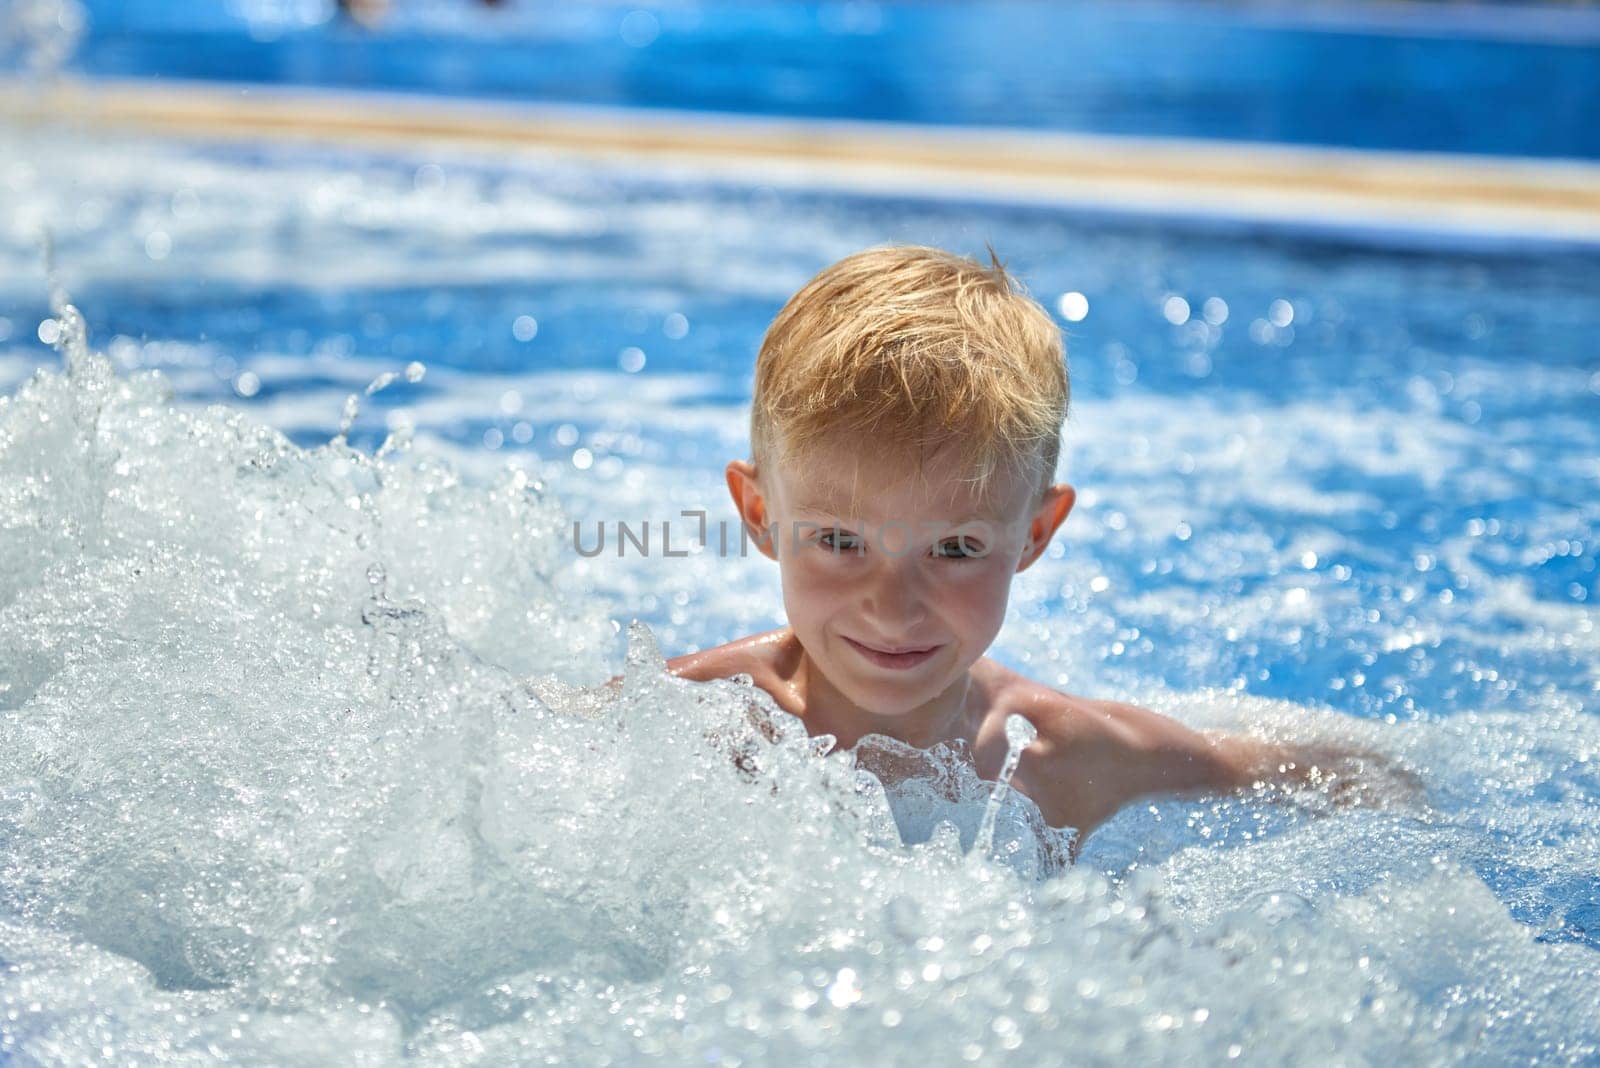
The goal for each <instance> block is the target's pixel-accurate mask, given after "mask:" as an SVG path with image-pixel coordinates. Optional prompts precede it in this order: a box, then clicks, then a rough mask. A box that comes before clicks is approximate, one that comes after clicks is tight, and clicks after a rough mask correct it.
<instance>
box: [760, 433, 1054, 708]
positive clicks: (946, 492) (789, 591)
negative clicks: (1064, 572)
mask: <svg viewBox="0 0 1600 1068" xmlns="http://www.w3.org/2000/svg"><path fill="white" fill-rule="evenodd" d="M881 455H882V449H881V448H879V449H876V450H875V449H874V448H873V447H872V446H871V445H870V444H863V445H861V446H859V447H858V448H856V449H853V450H852V449H831V450H829V451H828V452H826V453H824V454H822V455H817V456H810V457H807V458H806V459H805V460H804V461H797V462H788V461H785V462H782V463H779V464H777V465H775V466H774V467H773V468H772V469H771V470H768V471H764V472H762V473H761V477H760V480H759V482H758V481H757V479H756V472H755V469H754V468H753V467H752V466H751V465H750V464H748V463H746V462H744V461H735V462H734V463H732V464H729V465H728V485H729V489H730V490H731V491H732V492H733V495H734V501H735V503H736V504H737V505H738V506H739V510H740V513H741V515H742V517H743V518H744V521H745V523H746V524H747V525H748V526H750V527H751V528H753V530H756V531H763V530H770V531H771V532H772V542H771V545H770V547H768V546H762V551H763V552H765V553H766V554H767V555H768V556H773V557H775V558H776V559H777V561H778V564H779V568H780V570H781V573H782V581H783V600H784V608H785V611H786V612H787V614H788V619H789V625H790V627H791V628H792V629H793V630H794V632H795V635H796V636H797V637H798V638H799V640H800V644H801V645H802V646H803V647H804V648H805V651H806V654H807V655H808V656H809V657H810V658H811V660H812V661H813V663H814V664H815V666H816V667H817V668H818V669H820V670H821V672H822V674H823V675H824V676H825V678H826V679H827V681H828V682H829V683H831V684H832V686H833V687H834V688H836V689H837V690H838V691H840V693H841V694H842V695H843V696H844V697H846V698H848V699H849V700H850V701H851V702H852V703H853V704H854V705H856V706H857V707H858V708H861V709H863V710H866V711H868V712H871V713H873V714H875V715H878V716H904V715H906V714H909V713H914V712H916V711H917V710H918V709H920V708H923V707H925V706H928V705H929V704H930V702H934V701H936V700H938V699H939V698H940V697H941V696H942V695H946V694H948V693H949V692H950V691H951V690H952V688H953V687H957V686H964V685H965V681H966V672H967V670H968V669H969V668H970V667H971V666H972V665H973V664H974V663H976V662H977V661H978V660H979V659H980V658H981V657H982V656H983V654H984V652H985V651H986V650H987V649H988V648H989V645H990V644H991V643H992V642H993V641H994V637H995V635H996V634H997V633H999V630H1000V626H1001V624H1002V623H1003V622H1004V620H1005V612H1006V602H1007V598H1008V597H1009V595H1010V591H1011V580H1012V578H1013V577H1014V576H1015V575H1016V574H1017V573H1018V572H1019V571H1021V570H1023V569H1024V568H1026V567H1028V566H1029V565H1030V564H1032V563H1033V561H1034V560H1035V559H1037V558H1038V556H1039V554H1040V553H1041V552H1042V551H1043V549H1044V547H1045V545H1047V544H1048V543H1049V540H1050V537H1051V536H1052V535H1053V534H1054V533H1055V530H1056V528H1057V527H1059V526H1060V524H1061V521H1062V520H1063V519H1065V518H1066V515H1067V513H1068V512H1069V511H1070V510H1071V508H1072V504H1073V500H1074V493H1073V490H1072V487H1070V486H1066V485H1056V486H1052V487H1050V489H1049V490H1048V491H1046V492H1045V494H1044V496H1043V499H1042V500H1041V499H1040V497H1039V494H1038V489H1037V482H1036V481H1035V480H1033V479H1032V478H1025V477H1019V476H1016V475H1009V474H1000V475H996V476H995V478H994V479H992V480H991V481H990V484H989V486H988V488H987V490H986V492H985V493H984V495H982V496H980V495H978V494H977V493H976V492H975V491H974V490H973V488H972V486H971V485H970V484H968V483H964V482H962V481H961V478H962V476H963V475H964V474H965V472H963V471H960V470H958V469H957V468H956V466H955V464H954V460H953V457H951V456H950V455H949V451H948V450H947V451H946V452H945V453H943V454H940V455H939V456H936V457H934V458H932V459H931V460H929V461H928V462H927V463H926V464H925V466H924V470H923V475H922V477H921V478H919V477H918V476H917V474H916V471H915V469H914V467H913V466H911V465H910V464H908V463H905V462H898V463H892V462H888V461H875V460H874V459H871V457H874V456H881ZM858 464H859V476H858V477H859V479H860V482H859V486H858V487H857V493H856V498H855V499H856V500H857V502H858V505H857V507H855V508H854V509H852V507H851V499H852V495H851V490H852V476H853V475H856V474H857V472H858V467H857V465H858Z"/></svg>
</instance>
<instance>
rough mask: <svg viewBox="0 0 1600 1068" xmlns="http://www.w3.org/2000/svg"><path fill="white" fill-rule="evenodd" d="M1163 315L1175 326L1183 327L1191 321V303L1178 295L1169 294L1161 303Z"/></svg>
mask: <svg viewBox="0 0 1600 1068" xmlns="http://www.w3.org/2000/svg"><path fill="white" fill-rule="evenodd" d="M1161 314H1162V315H1163V316H1164V317H1165V318H1166V320H1167V322H1169V323H1171V324H1172V325H1173V326H1182V325H1183V324H1184V323H1186V322H1188V321H1189V302H1188V301H1187V300H1184V299H1183V298H1182V297H1180V296H1178V295H1177V294H1176V293H1171V294H1168V295H1167V297H1166V299H1165V300H1163V301H1162V302H1161Z"/></svg>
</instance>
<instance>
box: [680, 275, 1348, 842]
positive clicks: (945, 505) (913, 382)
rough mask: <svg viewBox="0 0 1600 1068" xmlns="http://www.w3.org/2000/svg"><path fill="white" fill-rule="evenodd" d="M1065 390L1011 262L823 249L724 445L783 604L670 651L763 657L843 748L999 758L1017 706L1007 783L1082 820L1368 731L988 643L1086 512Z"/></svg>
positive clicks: (1292, 763)
mask: <svg viewBox="0 0 1600 1068" xmlns="http://www.w3.org/2000/svg"><path fill="white" fill-rule="evenodd" d="M991 260H992V261H993V253H992V252H991ZM1067 402H1068V379H1067V370H1066V364H1065V359H1064V352H1063V346H1062V341H1061V335H1060V332H1059V331H1058V330H1057V328H1056V326H1055V324H1054V322H1052V320H1051V319H1050V317H1049V315H1048V314H1047V313H1046V312H1045V311H1044V310H1043V309H1042V308H1040V307H1039V305H1038V304H1036V303H1035V302H1034V301H1033V300H1031V299H1030V298H1028V297H1027V296H1026V295H1025V294H1024V293H1023V292H1021V291H1020V290H1019V288H1017V287H1015V286H1014V285H1013V283H1012V281H1011V279H1010V278H1009V277H1008V276H1007V275H1006V273H1005V271H1004V269H1003V268H1002V267H1001V266H1000V264H999V262H998V261H993V267H992V268H986V267H984V266H982V265H980V264H979V263H977V262H975V261H973V260H970V259H966V258H962V257H957V256H954V255H951V254H949V253H946V252H942V251H939V250H937V249H932V248H922V247H885V248H875V249H869V250H867V251H865V252H861V253H857V254H856V255H853V256H850V257H847V258H846V259H844V260H841V261H840V262H838V263H836V264H834V265H833V266H831V267H828V268H827V269H825V270H823V271H822V273H820V274H818V275H817V276H816V277H815V278H814V279H812V280H811V281H810V282H809V283H808V284H807V285H806V286H805V287H804V288H802V289H801V290H800V291H799V292H798V293H796V294H795V296H794V297H793V298H791V299H790V301H789V302H788V304H787V305H785V307H784V308H783V310H782V311H780V312H779V313H778V316H777V318H776V319H775V320H774V321H773V323H772V325H771V327H770V329H769V330H768V332H767V336H766V339H765V340H764V342H763V343H762V346H761V351H760V354H759V356H758V358H757V361H756V380H755V395H754V400H753V405H752V412H751V444H752V453H753V460H752V461H744V460H735V461H733V462H732V463H730V464H728V467H727V483H728V489H729V492H730V493H731V494H732V495H733V501H734V504H735V506H736V507H737V508H738V511H739V515H740V517H741V519H742V520H743V522H744V524H745V526H746V527H747V528H748V530H749V531H750V532H751V534H752V535H753V536H754V538H755V542H754V543H755V544H756V545H757V546H758V547H759V548H760V550H761V552H762V553H763V554H764V555H766V556H768V557H769V558H771V559H774V560H776V561H777V562H778V566H779V569H780V573H781V576H782V583H783V600H784V609H785V612H786V615H787V618H788V621H789V623H788V626H786V627H783V628H781V629H778V630H774V631H770V632H768V633H765V634H757V635H752V636H750V637H747V638H742V639H740V640H738V641H734V642H730V643H728V644H726V645H722V646H719V647H717V648H715V649H710V650H707V651H705V652H699V653H693V654H690V655H687V656H680V657H677V658H675V659H673V660H671V661H669V662H668V665H667V666H668V670H670V671H671V672H672V673H673V674H675V675H677V676H679V677H682V678H686V679H691V680H695V681H705V680H709V679H715V678H726V677H730V676H733V675H736V674H741V673H746V674H749V675H750V676H751V677H752V678H753V679H754V681H755V683H756V684H757V685H759V686H760V687H762V688H763V689H764V690H766V691H767V692H768V693H770V694H771V695H772V697H773V698H774V699H775V701H776V702H777V704H778V705H779V706H780V707H781V708H783V709H784V710H785V711H787V712H789V713H791V714H793V715H795V716H797V717H799V718H800V720H801V721H802V722H803V723H804V724H805V726H806V730H807V731H808V732H809V733H810V734H812V735H817V734H824V733H826V734H832V735H834V736H835V738H836V739H837V744H838V745H839V746H842V747H844V748H847V749H848V748H850V747H853V746H854V745H855V744H856V742H857V741H858V740H860V739H861V738H862V737H863V736H864V735H867V734H873V733H877V734H886V735H889V736H891V737H894V738H897V739H899V740H900V741H902V742H905V743H907V744H910V745H912V746H916V747H919V748H928V747H931V746H933V745H935V744H936V743H938V742H951V741H955V740H957V739H960V740H964V741H965V742H966V743H967V745H968V747H969V751H970V753H971V754H972V756H973V758H974V760H975V762H976V771H977V773H978V775H979V776H980V777H982V778H985V779H996V778H998V777H999V773H1000V768H1001V765H1002V763H1003V761H1004V759H1005V755H1006V735H1005V721H1006V718H1007V716H1008V715H1010V714H1012V713H1020V714H1021V715H1023V716H1025V717H1026V718H1027V719H1028V720H1029V721H1030V722H1032V724H1033V725H1034V727H1035V728H1036V729H1037V731H1038V739H1037V741H1036V742H1034V743H1033V744H1032V745H1030V746H1029V747H1028V748H1027V749H1026V750H1025V751H1024V753H1023V755H1022V760H1021V763H1020V765H1019V766H1018V768H1017V770H1016V773H1015V776H1014V777H1013V779H1012V785H1013V786H1015V787H1016V788H1017V789H1019V790H1021V791H1022V792H1023V793H1024V794H1026V795H1027V796H1028V797H1030V798H1031V799H1032V800H1033V801H1034V802H1035V803H1036V804H1037V805H1038V806H1039V808H1040V810H1041V812H1042V813H1043V815H1044V818H1045V820H1046V822H1047V823H1049V824H1050V825H1051V826H1055V827H1075V828H1077V829H1078V831H1079V835H1078V839H1077V840H1078V841H1079V842H1082V841H1083V839H1084V838H1086V837H1087V836H1088V834H1089V833H1090V832H1091V831H1092V830H1093V829H1094V828H1095V827H1096V826H1097V825H1098V824H1100V823H1101V822H1103V821H1104V820H1106V819H1108V818H1110V817H1111V816H1112V815H1113V814H1114V813H1116V812H1117V810H1118V809H1120V808H1122V807H1123V806H1124V805H1126V804H1127V803H1129V802H1130V801H1132V800H1134V799H1135V798H1139V797H1143V796H1146V795H1150V794H1172V793H1187V792H1221V791H1228V790H1234V789H1239V788H1242V787H1248V786H1251V785H1254V784H1257V783H1260V782H1263V781H1270V780H1290V781H1312V782H1322V781H1324V780H1325V779H1331V778H1333V776H1332V775H1330V774H1328V772H1327V771H1325V770H1319V769H1318V768H1317V766H1316V765H1317V764H1318V763H1319V761H1320V763H1321V764H1322V768H1323V769H1326V768H1327V767H1328V766H1329V764H1328V760H1327V758H1330V757H1331V758H1334V759H1338V758H1340V757H1344V756H1350V755H1353V754H1348V753H1339V752H1331V751H1328V750H1321V751H1318V752H1312V751H1309V750H1304V749H1291V748H1287V747H1283V746H1278V745H1273V744H1269V743H1266V742H1262V741H1257V740H1254V739H1250V738H1246V737H1242V736H1237V735H1207V734H1202V733H1199V732H1197V731H1194V730H1191V729H1189V728H1188V727H1185V726H1184V725H1182V724H1181V723H1178V722H1176V721H1174V720H1171V719H1168V718H1166V717H1163V716H1160V715H1157V714H1156V713H1154V712H1150V711H1147V710H1145V709H1142V708H1137V707H1134V706H1131V705H1126V704H1119V703H1116V702H1113V701H1099V700H1091V699H1089V698H1084V697H1076V696H1072V695H1070V694H1065V693H1061V692H1059V691H1056V690H1052V689H1050V688H1048V687H1045V686H1042V685H1040V684H1038V683H1036V682H1033V681H1031V680H1029V679H1027V678H1024V677H1023V676H1021V675H1018V674H1016V673H1015V672H1012V671H1009V670H1007V669H1006V668H1004V667H1002V666H1001V665H1000V664H998V663H996V662H995V661H993V660H991V659H989V658H988V657H986V656H985V655H984V652H985V650H987V648H988V647H989V644H990V643H991V642H992V641H993V640H994V637H995V635H996V634H997V633H998V632H999V629H1000V626H1001V623H1002V622H1003V621H1004V618H1005V610H1006V601H1007V597H1008V595H1009V592H1010V586H1011V580H1012V578H1013V577H1014V576H1015V575H1016V574H1017V573H1019V572H1021V571H1023V570H1024V569H1026V568H1027V567H1029V566H1030V565H1031V564H1032V563H1033V562H1034V561H1035V560H1037V559H1038V558H1039V555H1040V554H1041V553H1042V552H1043V551H1044V549H1045V546H1046V545H1048V544H1049V541H1050V539H1051V537H1052V536H1053V535H1054V534H1055V532H1056V530H1057V528H1059V527H1060V526H1061V523H1062V521H1063V520H1065V519H1066V518H1067V515H1068V514H1069V513H1070V512H1071V511H1072V506H1073V502H1074V500H1075V493H1074V491H1073V488H1072V487H1071V486H1069V485H1066V484H1064V483H1052V481H1051V479H1052V476H1053V474H1054V472H1055V467H1056V460H1057V454H1058V452H1059V448H1060V432H1061V426H1062V424H1063V422H1064V421H1065V419H1066V415H1067ZM1363 755H1371V754H1363Z"/></svg>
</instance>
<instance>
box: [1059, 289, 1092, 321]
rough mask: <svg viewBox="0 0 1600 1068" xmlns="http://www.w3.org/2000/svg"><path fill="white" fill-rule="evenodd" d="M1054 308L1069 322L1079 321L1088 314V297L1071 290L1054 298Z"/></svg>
mask: <svg viewBox="0 0 1600 1068" xmlns="http://www.w3.org/2000/svg"><path fill="white" fill-rule="evenodd" d="M1056 310H1057V311H1058V312H1060V313H1061V318H1063V319H1065V320H1066V321H1067V322H1069V323H1081V322H1083V320H1084V319H1086V318H1087V317H1088V315H1089V298H1088V297H1086V296H1084V295H1083V294H1082V293H1079V292H1078V291H1077V290H1072V291H1070V292H1066V293H1063V294H1061V296H1060V297H1058V298H1056Z"/></svg>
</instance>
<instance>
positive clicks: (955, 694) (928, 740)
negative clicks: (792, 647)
mask: <svg viewBox="0 0 1600 1068" xmlns="http://www.w3.org/2000/svg"><path fill="white" fill-rule="evenodd" d="M792 633H793V632H791V635H792ZM797 644H798V642H797ZM792 685H793V686H794V688H795V689H796V690H797V691H798V694H799V697H800V699H801V702H802V706H803V707H804V709H805V715H804V716H803V717H802V718H803V721H804V722H805V725H806V731H807V733H809V734H811V735H812V736H813V737H814V736H816V735H819V734H831V735H833V736H834V738H835V739H837V746H838V748H840V749H850V748H852V747H853V746H854V745H855V744H856V743H857V742H859V741H860V740H861V739H862V738H864V737H866V736H867V735H869V734H886V735H888V736H889V737H891V738H895V739H897V740H899V741H902V742H904V743H906V744H907V745H910V746H915V747H916V748H918V749H931V748H933V747H934V746H935V745H937V744H939V743H940V742H954V741H957V740H960V741H964V742H966V743H967V745H968V746H971V745H973V744H974V742H975V741H976V739H977V730H978V723H979V721H980V720H981V719H982V713H983V709H982V707H981V705H982V704H983V700H982V697H983V687H982V685H981V684H978V683H976V682H975V681H974V679H973V671H972V669H970V668H969V669H968V670H967V671H966V672H965V673H963V674H962V676H961V678H960V679H958V680H957V681H956V682H955V683H953V684H952V685H951V686H950V687H949V688H948V689H946V690H945V691H944V692H943V693H941V694H940V695H939V696H938V697H936V698H934V699H933V700H932V701H930V702H928V703H927V704H925V705H923V706H922V707H920V708H918V709H915V710H914V711H911V712H907V713H904V714H902V715H898V716H881V715H877V714H875V713H873V712H871V711H869V710H867V709H864V708H862V707H860V706H859V705H857V704H855V703H854V702H853V701H851V700H850V698H848V697H846V696H845V695H844V694H843V693H841V692H840V691H839V689H838V687H836V686H834V685H833V683H832V682H831V681H829V680H828V678H827V676H826V675H824V674H823V673H822V672H821V671H820V670H819V669H818V668H817V666H816V664H815V662H814V661H813V660H812V659H811V657H810V656H808V655H807V654H806V653H805V650H804V649H803V648H802V649H801V650H800V655H799V657H798V664H797V670H796V672H795V674H794V676H793V677H792Z"/></svg>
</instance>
